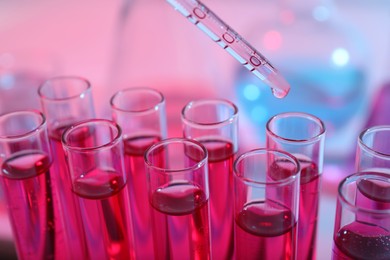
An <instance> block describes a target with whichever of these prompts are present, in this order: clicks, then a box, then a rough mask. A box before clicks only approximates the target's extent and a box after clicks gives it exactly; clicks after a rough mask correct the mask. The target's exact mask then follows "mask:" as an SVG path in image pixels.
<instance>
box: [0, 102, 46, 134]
mask: <svg viewBox="0 0 390 260" xmlns="http://www.w3.org/2000/svg"><path fill="white" fill-rule="evenodd" d="M17 114H26V115H27V114H31V115H35V116H37V118H40V120H41V121H40V122H39V123H38V124H37V126H36V127H35V128H34V129H32V130H29V131H26V132H24V133H22V134H16V135H0V140H5V141H6V140H18V139H23V138H27V137H29V136H31V135H32V134H34V133H36V132H40V131H42V130H43V129H44V128H45V126H46V122H47V121H46V117H45V115H44V114H43V113H42V112H41V111H39V110H36V109H27V110H18V111H12V112H8V113H5V114H2V115H0V120H3V119H5V118H6V117H12V116H16V115H17Z"/></svg>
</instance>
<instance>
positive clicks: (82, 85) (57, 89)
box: [38, 76, 91, 101]
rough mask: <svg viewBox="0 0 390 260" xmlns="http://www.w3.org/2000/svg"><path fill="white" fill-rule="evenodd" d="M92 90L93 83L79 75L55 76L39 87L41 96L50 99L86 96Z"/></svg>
mask: <svg viewBox="0 0 390 260" xmlns="http://www.w3.org/2000/svg"><path fill="white" fill-rule="evenodd" d="M90 90H91V83H90V82H89V81H88V80H87V79H85V78H82V77H78V76H58V77H53V78H50V79H48V80H46V81H45V82H43V84H42V85H41V86H40V87H39V88H38V94H39V96H40V97H41V98H42V99H44V100H49V101H66V100H70V99H74V98H84V97H85V96H86V93H87V92H89V91H90Z"/></svg>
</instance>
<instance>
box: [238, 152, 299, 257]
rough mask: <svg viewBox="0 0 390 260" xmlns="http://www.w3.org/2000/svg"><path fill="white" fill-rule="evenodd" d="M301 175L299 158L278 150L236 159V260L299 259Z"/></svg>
mask: <svg viewBox="0 0 390 260" xmlns="http://www.w3.org/2000/svg"><path fill="white" fill-rule="evenodd" d="M285 168H288V169H289V170H290V171H288V172H286V171H285V170H284V169H285ZM299 174H300V167H299V163H298V161H297V159H296V158H295V157H293V156H292V155H291V154H289V153H286V152H283V151H278V150H274V149H268V148H262V149H255V150H251V151H248V152H245V153H243V154H242V155H240V156H239V157H238V158H237V159H236V160H235V162H234V208H235V209H234V216H235V218H234V219H235V234H234V235H235V248H236V251H235V257H236V259H253V260H255V259H286V260H287V259H291V260H293V259H296V253H297V251H299V250H297V248H296V245H297V221H298V204H299Z"/></svg>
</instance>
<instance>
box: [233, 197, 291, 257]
mask: <svg viewBox="0 0 390 260" xmlns="http://www.w3.org/2000/svg"><path fill="white" fill-rule="evenodd" d="M294 219H295V216H294V215H293V214H292V212H291V211H290V210H288V209H287V208H285V207H283V206H282V205H280V204H278V203H275V202H272V201H267V202H264V201H260V202H252V203H249V204H247V205H246V206H245V207H244V208H243V209H242V210H241V212H239V213H238V214H237V216H236V221H235V222H236V225H235V228H236V229H235V232H236V252H235V253H236V258H237V259H295V254H296V253H295V252H296V251H295V242H294V241H295V238H296V233H295V232H296V223H295V220H294Z"/></svg>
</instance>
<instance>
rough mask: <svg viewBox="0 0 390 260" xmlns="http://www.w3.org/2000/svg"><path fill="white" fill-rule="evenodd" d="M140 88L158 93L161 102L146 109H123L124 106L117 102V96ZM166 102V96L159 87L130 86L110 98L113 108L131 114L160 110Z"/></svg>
mask: <svg viewBox="0 0 390 260" xmlns="http://www.w3.org/2000/svg"><path fill="white" fill-rule="evenodd" d="M138 90H146V91H148V92H151V93H153V94H156V95H158V96H159V97H160V100H159V102H157V103H156V104H155V105H154V106H153V107H149V108H145V109H139V110H130V109H123V108H120V107H118V106H117V105H116V104H115V101H114V100H115V99H116V98H118V97H119V96H120V95H123V94H124V93H125V92H129V91H138ZM164 104H165V97H164V95H163V93H162V92H161V91H159V90H157V89H154V88H151V87H130V88H125V89H122V90H119V91H117V92H116V93H115V94H114V95H113V96H112V97H111V99H110V105H111V108H112V109H113V110H117V111H120V112H124V113H129V114H130V113H134V114H145V113H149V112H153V111H156V110H159V109H160V107H162V106H163V105H164Z"/></svg>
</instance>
